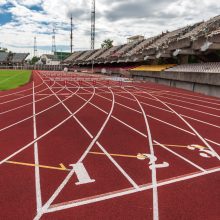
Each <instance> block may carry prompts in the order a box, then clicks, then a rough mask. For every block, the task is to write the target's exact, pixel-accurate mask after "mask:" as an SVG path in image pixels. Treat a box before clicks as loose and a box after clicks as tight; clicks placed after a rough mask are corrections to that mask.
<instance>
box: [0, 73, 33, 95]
mask: <svg viewBox="0 0 220 220" xmlns="http://www.w3.org/2000/svg"><path fill="white" fill-rule="evenodd" d="M30 78H31V71H30V70H0V91H3V90H9V89H15V88H17V87H19V86H22V85H24V84H26V83H28V82H29V81H30Z"/></svg>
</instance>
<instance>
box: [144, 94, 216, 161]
mask: <svg viewBox="0 0 220 220" xmlns="http://www.w3.org/2000/svg"><path fill="white" fill-rule="evenodd" d="M148 95H150V96H151V97H153V98H155V100H157V101H158V102H160V103H161V104H163V105H164V106H166V107H167V108H168V109H170V110H171V111H173V112H174V113H175V114H176V115H177V117H179V118H180V119H181V120H182V121H183V122H184V123H185V124H186V125H187V126H188V127H189V128H190V129H191V130H192V131H193V132H194V133H195V134H196V135H197V137H198V138H199V139H200V140H201V141H202V142H203V143H204V144H205V146H207V147H208V148H209V150H211V151H212V152H213V153H214V155H215V156H216V157H217V158H218V160H220V156H219V154H218V153H217V152H216V151H215V150H214V149H213V148H212V147H211V145H210V144H209V143H208V142H207V141H206V140H205V139H204V138H203V137H202V136H201V135H200V134H199V132H198V131H197V130H196V129H195V128H193V127H192V126H191V125H190V124H189V122H187V121H186V120H185V119H184V118H183V117H182V116H181V115H180V114H178V113H177V112H176V111H175V110H173V109H172V108H171V107H170V106H169V105H167V104H166V103H164V102H163V101H161V100H160V99H158V98H157V97H155V96H153V95H151V94H148Z"/></svg>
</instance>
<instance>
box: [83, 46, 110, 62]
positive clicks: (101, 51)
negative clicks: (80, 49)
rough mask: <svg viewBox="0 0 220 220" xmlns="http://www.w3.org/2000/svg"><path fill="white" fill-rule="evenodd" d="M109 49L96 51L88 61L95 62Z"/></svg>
mask: <svg viewBox="0 0 220 220" xmlns="http://www.w3.org/2000/svg"><path fill="white" fill-rule="evenodd" d="M106 50H107V49H106V48H103V49H99V50H96V51H95V53H94V54H92V56H90V57H89V58H87V59H86V61H89V62H90V61H93V60H95V59H96V58H97V57H99V56H100V55H101V54H103V53H104V52H105V51H106Z"/></svg>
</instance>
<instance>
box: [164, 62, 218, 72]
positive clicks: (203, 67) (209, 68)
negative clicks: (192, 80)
mask: <svg viewBox="0 0 220 220" xmlns="http://www.w3.org/2000/svg"><path fill="white" fill-rule="evenodd" d="M165 71H167V72H190V73H220V62H212V63H196V64H183V65H179V66H174V67H172V68H169V69H166V70H165Z"/></svg>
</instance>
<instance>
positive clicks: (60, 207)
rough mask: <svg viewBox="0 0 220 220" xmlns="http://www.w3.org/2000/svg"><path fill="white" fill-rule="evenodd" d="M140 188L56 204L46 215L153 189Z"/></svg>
mask: <svg viewBox="0 0 220 220" xmlns="http://www.w3.org/2000/svg"><path fill="white" fill-rule="evenodd" d="M218 172H220V168H216V169H212V170H209V171H207V172H206V173H205V172H199V173H198V172H196V173H193V174H189V175H187V176H185V175H184V176H180V177H176V178H175V179H173V178H172V179H170V180H169V179H168V180H165V181H160V182H158V187H162V186H167V185H170V184H173V183H179V182H182V181H187V180H191V179H194V178H197V177H202V176H206V175H210V174H214V173H218ZM139 187H140V190H136V189H134V188H130V189H125V190H121V191H119V192H116V193H114V192H113V193H108V194H107V195H105V194H104V195H97V196H96V197H95V198H91V199H87V200H83V201H73V202H69V203H68V204H64V205H59V204H54V205H53V207H51V208H49V209H48V210H47V211H46V213H52V212H57V211H61V210H65V209H70V208H74V207H79V206H83V205H88V204H92V203H97V202H101V201H106V200H109V199H113V198H118V197H122V196H126V195H130V194H134V193H138V192H140V191H141V192H143V191H146V190H150V189H152V187H153V186H152V185H149V184H146V185H141V186H139Z"/></svg>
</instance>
